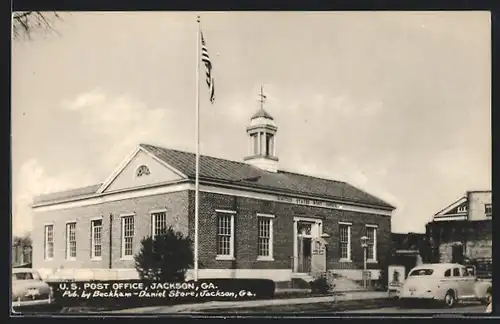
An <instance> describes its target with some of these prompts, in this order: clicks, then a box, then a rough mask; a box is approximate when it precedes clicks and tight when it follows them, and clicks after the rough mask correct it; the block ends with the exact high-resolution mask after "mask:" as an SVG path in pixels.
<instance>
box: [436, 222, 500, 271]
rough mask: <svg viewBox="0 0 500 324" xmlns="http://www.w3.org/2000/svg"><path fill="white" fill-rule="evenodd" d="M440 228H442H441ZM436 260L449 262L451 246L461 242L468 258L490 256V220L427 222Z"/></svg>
mask: <svg viewBox="0 0 500 324" xmlns="http://www.w3.org/2000/svg"><path fill="white" fill-rule="evenodd" d="M441 229H442V230H441ZM427 231H428V232H430V231H432V237H433V245H434V248H435V250H436V254H437V260H436V261H438V262H451V261H452V254H453V246H454V245H457V244H463V245H464V250H465V256H467V257H468V258H470V259H475V258H490V257H491V256H492V232H493V229H492V221H491V220H486V221H463V222H458V221H455V222H454V221H450V222H435V223H429V224H428V226H427Z"/></svg>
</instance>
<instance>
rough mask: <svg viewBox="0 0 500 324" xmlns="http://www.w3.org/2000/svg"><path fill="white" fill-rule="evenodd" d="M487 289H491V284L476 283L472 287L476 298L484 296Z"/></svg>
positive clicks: (485, 282)
mask: <svg viewBox="0 0 500 324" xmlns="http://www.w3.org/2000/svg"><path fill="white" fill-rule="evenodd" d="M488 289H491V282H487V281H478V282H477V283H476V285H475V287H474V291H475V293H476V296H477V297H478V298H483V297H484V296H486V293H487V292H488Z"/></svg>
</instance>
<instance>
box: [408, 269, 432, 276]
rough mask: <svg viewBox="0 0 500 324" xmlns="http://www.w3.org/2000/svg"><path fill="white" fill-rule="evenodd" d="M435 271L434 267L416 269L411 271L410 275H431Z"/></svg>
mask: <svg viewBox="0 0 500 324" xmlns="http://www.w3.org/2000/svg"><path fill="white" fill-rule="evenodd" d="M433 273H434V270H432V269H415V270H413V271H412V272H411V273H410V277H414V276H430V275H432V274H433Z"/></svg>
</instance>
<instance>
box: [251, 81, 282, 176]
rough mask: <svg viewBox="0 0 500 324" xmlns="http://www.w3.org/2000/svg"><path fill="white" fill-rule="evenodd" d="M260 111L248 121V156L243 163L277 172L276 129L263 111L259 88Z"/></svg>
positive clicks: (263, 97)
mask: <svg viewBox="0 0 500 324" xmlns="http://www.w3.org/2000/svg"><path fill="white" fill-rule="evenodd" d="M259 96H260V99H259V102H260V109H259V110H258V111H257V113H255V114H254V115H253V116H252V118H251V119H250V125H249V126H248V127H247V134H248V143H249V145H248V149H249V152H248V156H247V157H245V158H244V161H245V162H246V163H248V164H250V165H253V166H255V167H258V168H260V169H263V170H266V171H270V172H277V171H278V158H277V157H276V145H275V143H276V141H275V137H276V132H277V131H278V128H277V127H276V124H275V123H274V118H273V117H272V116H271V115H269V113H268V112H267V111H265V110H264V102H265V99H266V96H265V95H264V93H263V89H262V87H261V88H260V94H259Z"/></svg>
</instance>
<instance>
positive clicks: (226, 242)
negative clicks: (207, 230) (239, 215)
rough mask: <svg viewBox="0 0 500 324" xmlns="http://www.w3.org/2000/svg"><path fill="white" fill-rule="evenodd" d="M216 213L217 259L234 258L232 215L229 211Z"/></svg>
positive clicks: (217, 211) (233, 213)
mask: <svg viewBox="0 0 500 324" xmlns="http://www.w3.org/2000/svg"><path fill="white" fill-rule="evenodd" d="M216 213H217V239H216V240H217V242H216V244H217V258H218V259H233V258H234V215H235V212H233V211H229V210H216Z"/></svg>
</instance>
